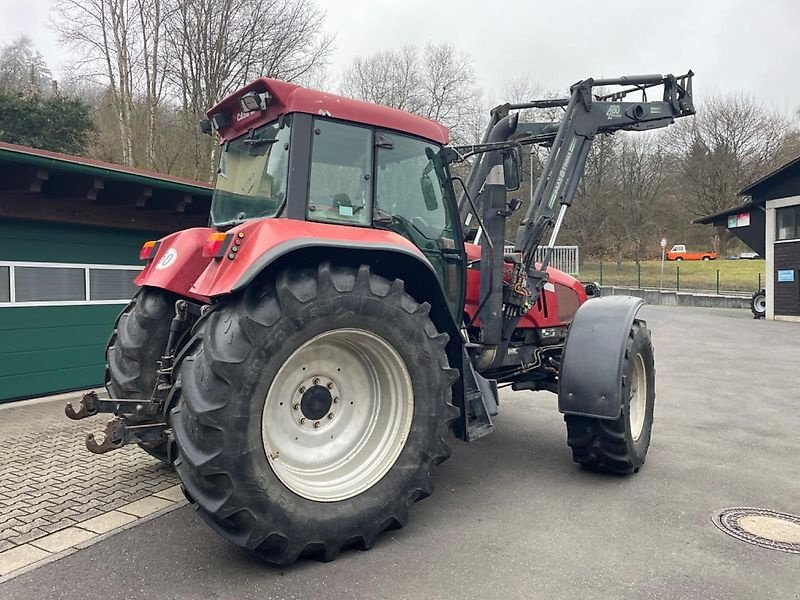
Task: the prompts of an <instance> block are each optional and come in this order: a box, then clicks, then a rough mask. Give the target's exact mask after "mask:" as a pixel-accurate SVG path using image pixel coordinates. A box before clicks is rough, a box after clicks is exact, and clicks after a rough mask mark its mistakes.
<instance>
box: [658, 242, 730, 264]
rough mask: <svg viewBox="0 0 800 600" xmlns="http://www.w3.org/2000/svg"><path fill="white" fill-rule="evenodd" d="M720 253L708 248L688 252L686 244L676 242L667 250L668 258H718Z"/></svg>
mask: <svg viewBox="0 0 800 600" xmlns="http://www.w3.org/2000/svg"><path fill="white" fill-rule="evenodd" d="M717 258H719V254H717V253H716V252H712V251H711V250H707V251H705V252H687V251H686V246H685V245H684V244H675V245H674V246H673V247H672V249H671V250H670V251H669V252H667V260H716V259H717Z"/></svg>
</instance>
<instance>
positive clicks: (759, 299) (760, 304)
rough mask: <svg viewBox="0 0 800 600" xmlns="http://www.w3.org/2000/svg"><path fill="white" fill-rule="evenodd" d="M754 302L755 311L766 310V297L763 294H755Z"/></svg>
mask: <svg viewBox="0 0 800 600" xmlns="http://www.w3.org/2000/svg"><path fill="white" fill-rule="evenodd" d="M754 303H755V306H756V311H758V312H767V299H766V298H765V297H764V296H756V299H755V301H754Z"/></svg>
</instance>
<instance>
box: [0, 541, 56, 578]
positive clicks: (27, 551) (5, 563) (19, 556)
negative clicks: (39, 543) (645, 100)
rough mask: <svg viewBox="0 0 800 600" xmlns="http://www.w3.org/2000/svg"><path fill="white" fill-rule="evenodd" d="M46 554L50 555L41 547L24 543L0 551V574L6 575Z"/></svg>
mask: <svg viewBox="0 0 800 600" xmlns="http://www.w3.org/2000/svg"><path fill="white" fill-rule="evenodd" d="M48 556H50V554H49V553H48V552H45V551H44V550H42V549H41V548H36V547H35V546H31V545H30V544H24V545H22V546H17V547H16V548H11V549H10V550H6V551H4V552H0V575H8V574H9V573H11V572H13V571H16V570H17V569H21V568H22V567H27V566H28V565H30V564H33V563H35V562H37V561H40V560H42V559H43V558H47V557H48Z"/></svg>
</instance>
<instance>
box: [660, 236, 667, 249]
mask: <svg viewBox="0 0 800 600" xmlns="http://www.w3.org/2000/svg"><path fill="white" fill-rule="evenodd" d="M661 247H662V248H666V247H667V238H661Z"/></svg>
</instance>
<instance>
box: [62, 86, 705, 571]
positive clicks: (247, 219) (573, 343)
mask: <svg viewBox="0 0 800 600" xmlns="http://www.w3.org/2000/svg"><path fill="white" fill-rule="evenodd" d="M691 81H692V73H691V72H689V73H687V74H686V75H684V76H681V77H677V78H676V77H673V76H671V75H669V76H666V77H662V76H660V75H647V76H641V77H627V78H620V79H606V80H592V79H587V80H583V81H580V82H578V83H577V84H575V85H574V86H572V88H571V91H570V95H569V97H568V98H564V99H560V100H546V101H533V102H530V103H525V104H518V105H503V106H500V107H498V108H496V109H494V110H493V111H492V114H491V122H490V124H489V127H488V129H487V131H486V134H485V136H484V139H483V140H482V142H481V143H480V144H476V145H473V146H451V145H448V141H449V134H448V131H447V129H446V128H445V127H443V126H442V125H440V124H438V123H435V122H433V121H429V120H427V119H423V118H421V117H417V116H414V115H411V114H408V113H405V112H402V111H399V110H395V109H390V108H386V107H381V106H376V105H373V104H368V103H364V102H359V101H355V100H350V99H345V98H340V97H338V96H334V95H331V94H326V93H323V92H318V91H315V90H309V89H304V88H301V87H299V86H296V85H293V84H289V83H285V82H280V81H276V80H271V79H266V78H261V79H258V80H256V81H254V82H253V83H251V84H249V85H247V86H246V87H245V88H243V89H242V90H239V91H238V92H236V93H235V94H233V95H231V96H229V97H228V98H226V99H224V100H223V101H221V102H220V103H219V104H217V105H216V106H214V107H213V108H211V109H210V110H209V111H208V119H206V120H204V121H203V122H202V123H201V128H202V129H203V130H204V131H205V132H207V133H211V134H215V135H216V136H217V137H218V139H219V140H220V162H219V172H218V175H217V181H216V188H215V192H214V197H213V202H212V207H211V215H210V224H209V227H204V228H194V229H189V230H185V231H179V232H176V233H173V234H171V235H168V236H166V237H165V238H163V239H161V240H158V241H154V242H148V243H146V244H145V245H144V247H143V248H142V251H141V255H140V258H142V260H144V261H146V263H147V264H146V267H145V268H144V270H143V271H142V273H141V274H140V275H139V277H138V278H137V280H136V283H137V284H138V285H140V286H141V290H140V291H139V293H138V294H137V295H136V297H135V298H134V299H133V300H132V301H131V303H130V304H129V305H128V306H127V307H126V308H125V309H124V310H123V312H122V313H121V314H120V316H119V318H118V319H117V322H116V324H115V327H114V333H113V334H112V336H111V339H110V342H109V345H108V349H107V369H106V390H107V392H108V395H109V397H108V398H103V397H99V396H98V395H96V394H93V393H89V394H86V395H85V396H84V398H83V399H82V401H81V403H80V406H78V407H77V408H75V407H72V406H70V405H68V406H67V415H68V416H70V417H71V418H76V419H80V418H85V417H88V416H92V415H95V414H98V413H100V412H107V413H112V414H113V415H114V416H113V418H112V419H111V421H110V422H109V423H108V425H107V427H106V430H105V435H104V437H103V439H102V440H101V441H98V440H96V439H95V438H94V437H93V436H89V437H88V438H87V442H86V443H87V447H88V448H89V450H91V451H93V452H96V453H104V452H108V451H111V450H114V449H117V448H119V447H121V446H123V445H125V444H130V443H136V444H139V445H140V446H141V447H142V448H143V449H144V450H145V451H147V452H149V453H151V454H153V455H154V456H156V457H158V458H159V459H161V460H164V461H168V462H171V463H172V464H173V465H174V466H175V469H176V471H177V473H178V475H179V476H180V479H181V483H182V486H183V489H184V491H185V493H186V496H187V498H188V499H189V500H190V502H192V503H193V504H194V505H195V507H196V508H197V510H198V513H199V514H200V516H201V517H202V518H203V519H204V520H205V521H206V522H208V524H209V525H210V526H211V527H212V528H213V529H214V530H215V531H217V532H218V533H219V534H220V535H222V536H223V537H224V538H226V539H228V540H230V541H231V542H233V543H235V544H237V545H239V546H242V547H244V548H247V549H248V550H250V551H251V552H253V553H254V554H256V555H257V556H259V557H261V558H263V559H265V560H267V561H268V562H271V563H275V564H290V563H292V562H294V561H295V560H296V559H297V558H298V557H300V556H309V557H313V558H317V559H320V560H332V559H333V558H335V557H336V555H337V554H338V553H339V552H340V550H341V549H343V548H345V547H357V548H361V549H367V548H369V547H371V546H372V545H373V544H374V543H375V540H376V538H377V536H378V535H379V534H380V533H381V532H382V531H384V530H386V529H389V528H396V527H402V526H403V525H404V524H405V523H406V521H407V519H408V510H409V506H410V504H411V503H413V502H414V501H416V500H419V499H421V498H424V497H426V496H428V495H429V494H430V493H431V492H432V490H433V485H432V480H431V471H432V469H433V467H434V466H436V465H437V464H439V463H440V462H442V461H443V460H445V459H446V458H447V457H448V456H449V453H450V451H449V448H448V444H447V441H446V439H447V438H449V437H451V436H452V435H454V436H455V437H457V438H460V439H462V440H465V441H474V440H477V439H479V438H481V437H483V436H485V435H486V434H488V433H491V432H492V431H493V429H494V423H493V420H492V418H493V417H494V416H495V415H497V414H498V411H499V404H500V401H499V397H498V392H497V390H498V385H511V386H512V388H513V389H515V390H547V391H551V392H554V393H556V394H557V395H558V408H559V410H560V411H561V412H562V413H563V414H564V417H565V421H566V424H567V431H568V443H569V445H570V447H571V449H572V453H573V458H574V460H575V461H576V462H578V463H579V464H581V465H582V466H583V467H585V468H588V469H593V470H599V471H606V472H612V473H634V472H636V471H638V470H639V468H640V467H641V465H642V464H643V463H644V460H645V457H646V454H647V449H648V447H649V443H650V434H651V427H652V421H653V404H654V401H655V369H654V363H653V350H652V345H651V341H650V332H649V330H648V329H647V326H646V324H645V323H644V321H642V320H641V319H638V318H637V312H638V310H639V307H640V305H641V301H639V300H635V299H632V298H619V297H615V298H600V299H592V300H591V301H588V300H589V298H588V296H587V293H586V291H585V290H584V287H583V286H582V285H581V284H580V283H579V282H578V281H577V280H575V279H574V278H572V277H570V276H568V275H566V274H565V273H562V272H560V271H557V270H555V269H553V268H551V267H550V266H549V261H550V254H551V252H552V248H553V246H554V244H555V240H556V237H557V234H558V230H559V228H560V226H561V223H562V221H563V218H564V213H565V212H566V209H567V207H569V206H570V204H571V203H572V200H573V197H574V195H575V189H576V186H577V183H578V180H579V178H580V175H581V173H582V172H583V169H584V164H585V161H586V157H587V154H588V152H589V148H590V147H591V143H592V140H593V139H594V138H595V137H596V136H597V135H604V134H611V133H613V132H615V131H618V130H630V131H637V130H643V129H650V128H656V127H664V126H666V125H669V124H670V123H672V122H673V120H674V119H675V118H677V117H681V116H685V115H690V114H693V112H694V110H693V107H692V95H691ZM613 86H622V87H623V89H621V90H620V91H618V92H616V93H612V94H608V93H607V92H604V94H605V95H597V94H596V93H595V88H598V87H602V88H608V87H613ZM656 87H658V88H659V89H660V90H661V94H662V95H661V97H660V98H659V99H657V100H653V101H648V100H647V99H646V94H647V92H648V91H650V92H652V91H653V89H654V88H656ZM633 92H638V93H641V94H642V95H643V99H642V100H641V101H636V102H633V101H629V99H628V98H629V96H630V95H632V93H633ZM548 107H561V108H563V109H564V113H563V117H562V119H561V120H560V121H558V122H530V123H526V122H521V121H520V118H519V115H520V112H519V111H521V110H526V111H529V110H535V109H540V108H548ZM526 114H527V113H526ZM533 145H540V146H544V147H547V148H549V149H550V150H549V158H548V159H547V161H546V164H545V165H544V169H543V172H542V174H541V175H540V177H539V178H538V181H537V183H536V186H535V189H534V192H533V193H532V197H531V201H530V204H529V206H528V207H527V209H526V210H527V212H526V216H525V219H524V220H523V221H522V225H521V227H520V229H519V231H518V234H517V239H516V242H515V247H514V248H513V251H511V252H508V251H507V249H506V248H504V242H503V240H504V233H505V225H506V220H507V219H508V217H509V216H511V214H513V212H514V211H515V210H517V209H519V208H520V204H521V203H520V202H519V201H517V200H509V198H508V192H509V191H513V190H514V189H516V188H517V187H518V186H519V183H520V179H521V169H520V164H521V149H522V148H524V147H525V146H533ZM470 156H472V157H473V162H472V166H471V170H470V173H469V176H468V177H467V181H466V182H462V183H463V191H462V193H461V198H460V200H457V198H456V193H455V189H454V186H453V181H454V180H458V178H457V177H453V176H452V175H451V171H450V167H451V165H452V164H453V163H456V162H461V161H464V160H467V159H469V157H470ZM547 235H549V241H548V242H547V244H543V239H544V237H546V236H547ZM539 249H543V250H539ZM537 252H538V253H539V254H540V259H539V261H538V262H537V260H536V256H537Z"/></svg>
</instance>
